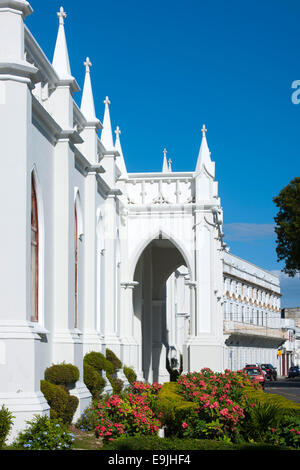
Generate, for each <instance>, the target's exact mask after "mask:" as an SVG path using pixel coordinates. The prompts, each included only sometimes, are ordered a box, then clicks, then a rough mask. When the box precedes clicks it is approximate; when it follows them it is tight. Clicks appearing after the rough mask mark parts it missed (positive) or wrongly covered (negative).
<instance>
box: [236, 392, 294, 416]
mask: <svg viewBox="0 0 300 470" xmlns="http://www.w3.org/2000/svg"><path fill="white" fill-rule="evenodd" d="M244 392H245V394H246V395H247V396H248V397H249V398H251V399H252V400H255V401H258V402H259V403H261V404H264V403H269V404H272V405H277V406H279V407H280V408H281V409H282V410H283V411H284V413H286V414H297V415H299V416H300V403H295V402H294V401H292V400H289V399H288V398H285V397H283V396H281V395H278V394H275V393H269V392H268V393H266V392H263V391H262V390H255V389H254V388H253V387H245V388H244Z"/></svg>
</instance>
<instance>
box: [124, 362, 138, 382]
mask: <svg viewBox="0 0 300 470" xmlns="http://www.w3.org/2000/svg"><path fill="white" fill-rule="evenodd" d="M123 372H124V375H125V377H126V379H127V380H128V382H129V383H130V384H132V383H133V382H135V381H136V379H137V375H136V373H135V372H134V370H133V368H132V367H127V366H124V367H123Z"/></svg>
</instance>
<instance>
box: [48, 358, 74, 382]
mask: <svg viewBox="0 0 300 470" xmlns="http://www.w3.org/2000/svg"><path fill="white" fill-rule="evenodd" d="M78 379H79V369H78V367H76V366H74V365H73V364H65V363H64V362H63V363H62V364H54V365H52V366H51V367H48V368H47V369H46V370H45V380H47V382H50V383H52V384H55V385H68V384H72V383H74V382H77V380H78Z"/></svg>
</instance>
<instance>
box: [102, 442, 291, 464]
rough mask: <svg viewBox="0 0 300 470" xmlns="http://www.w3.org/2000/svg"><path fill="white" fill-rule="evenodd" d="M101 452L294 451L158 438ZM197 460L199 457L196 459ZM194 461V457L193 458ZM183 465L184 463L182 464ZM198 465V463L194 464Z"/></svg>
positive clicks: (109, 446)
mask: <svg viewBox="0 0 300 470" xmlns="http://www.w3.org/2000/svg"><path fill="white" fill-rule="evenodd" d="M100 450H104V451H106V450H118V451H126V450H153V451H160V450H172V451H176V450H254V451H255V450H269V451H270V450H272V451H273V450H292V449H290V448H288V447H281V446H280V447H277V446H274V445H267V444H226V443H224V442H221V441H211V440H209V439H205V440H200V439H184V438H176V437H175V438H174V437H173V438H164V439H162V438H160V437H157V436H134V437H121V438H119V439H116V440H114V441H113V442H110V443H108V444H105V445H104V446H103V447H102V448H101V449H100ZM196 458H197V457H196ZM191 459H192V460H193V456H191ZM182 463H183V462H182ZM194 463H196V462H194Z"/></svg>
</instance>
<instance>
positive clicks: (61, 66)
mask: <svg viewBox="0 0 300 470" xmlns="http://www.w3.org/2000/svg"><path fill="white" fill-rule="evenodd" d="M57 16H58V19H59V27H58V34H57V39H56V44H55V50H54V55H53V61H52V65H53V67H54V69H55V70H56V72H57V74H58V76H59V78H61V79H70V78H71V79H72V78H73V77H72V75H71V68H70V61H69V54H68V47H67V41H66V35H65V28H64V20H65V18H66V16H67V14H66V12H65V11H64V9H63V7H60V9H59V12H57Z"/></svg>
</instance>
